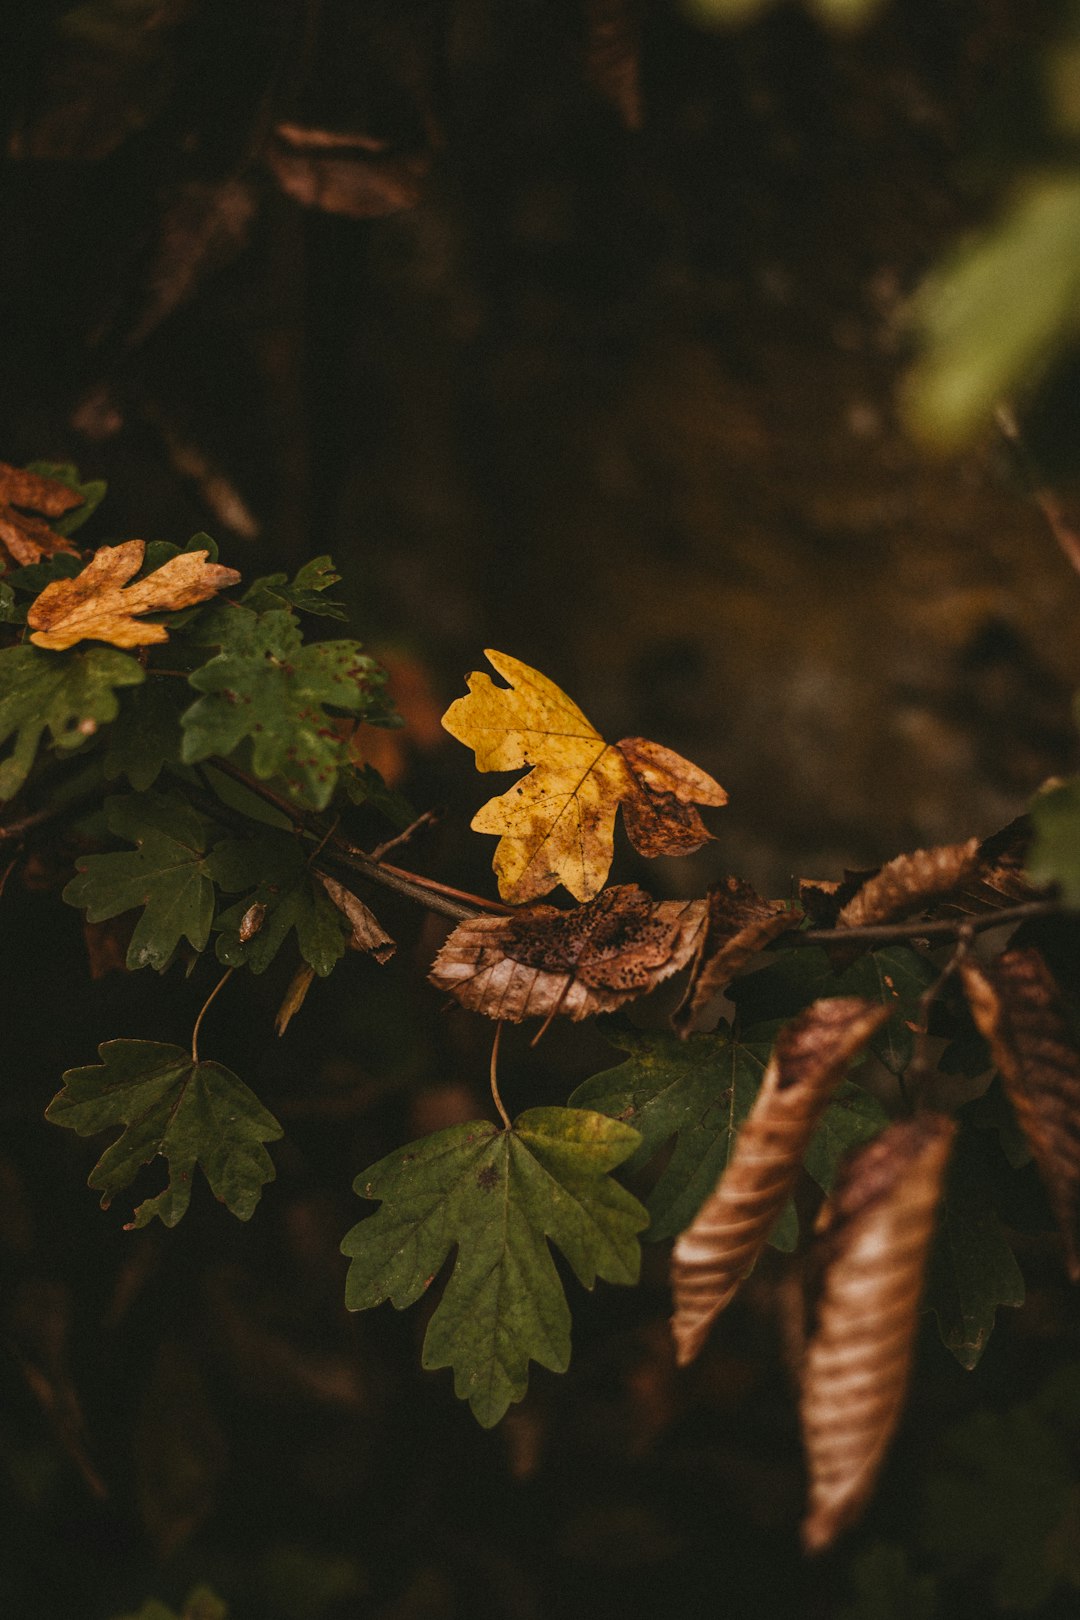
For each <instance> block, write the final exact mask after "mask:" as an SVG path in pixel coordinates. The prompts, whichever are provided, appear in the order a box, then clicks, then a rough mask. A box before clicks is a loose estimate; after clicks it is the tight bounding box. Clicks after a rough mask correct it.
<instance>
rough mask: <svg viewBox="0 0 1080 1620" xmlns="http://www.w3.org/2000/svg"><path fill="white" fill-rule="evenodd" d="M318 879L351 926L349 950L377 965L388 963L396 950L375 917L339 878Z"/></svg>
mask: <svg viewBox="0 0 1080 1620" xmlns="http://www.w3.org/2000/svg"><path fill="white" fill-rule="evenodd" d="M317 875H318V879H319V882H320V883H321V884H322V886H323V888H324V889H325V890H326V892H327V894H328V895H329V896H330V898H331V900H332V901H333V902H334V904H335V906H337V908H338V910H339V911H340V912H341V913H342V915H343V916H344V917H347V918H348V920H349V923H350V924H351V926H352V933H351V934H350V936H349V948H350V950H354V951H366V952H367V954H368V955H369V956H373V957H374V958H375V960H376V962H389V960H390V958H391V957H392V956H393V954H394V952H395V951H396V950H397V946H396V945H395V943H394V941H393V940H392V939H391V938H390V935H389V934H388V933H387V932H386V930H385V929H384V928H383V927H382V925H381V923H380V922H379V919H378V918H377V917H376V916H375V914H374V913H373V912H371V911H369V910H368V908H367V906H365V904H364V902H363V901H362V900H361V899H360V897H359V895H355V894H353V892H352V890H351V889H347V888H346V887H345V885H344V883H339V882H338V881H337V879H336V878H332V877H327V876H326V875H325V874H324V873H322V872H319V873H318V874H317Z"/></svg>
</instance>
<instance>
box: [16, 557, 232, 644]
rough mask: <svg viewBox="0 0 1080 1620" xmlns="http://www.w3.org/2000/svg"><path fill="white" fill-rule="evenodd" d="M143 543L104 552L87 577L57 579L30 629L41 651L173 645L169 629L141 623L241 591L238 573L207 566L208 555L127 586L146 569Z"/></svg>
mask: <svg viewBox="0 0 1080 1620" xmlns="http://www.w3.org/2000/svg"><path fill="white" fill-rule="evenodd" d="M145 550H146V546H145V544H144V542H143V541H142V540H125V542H124V543H123V545H119V546H102V547H101V549H100V550H99V551H96V552H95V553H94V555H93V557H92V558H91V559H90V561H89V562H88V563H87V565H86V567H85V568H84V569H83V571H82V573H81V574H76V576H75V578H74V579H56V580H53V582H52V584H51V585H46V587H45V589H44V590H43V591H42V593H41V595H40V596H38V597H37V598H35V600H34V603H33V605H32V606H31V608H30V612H29V613H28V614H27V623H28V624H29V626H30V628H31V629H32V630H33V632H34V634H33V635H32V636H31V637H30V640H31V641H33V642H34V643H35V644H36V645H37V646H39V647H48V648H49V649H50V650H51V651H54V652H56V651H61V650H62V649H63V648H65V647H74V646H75V644H76V643H77V642H79V641H107V642H109V643H110V645H111V646H113V647H146V646H149V645H151V644H152V643H154V642H158V641H168V639H169V633H168V631H167V630H166V628H165V626H164V625H163V624H146V623H145V622H141V615H142V614H144V613H175V612H176V611H178V610H179V609H180V608H186V607H193V606H194V605H195V603H196V602H205V601H206V600H207V598H208V597H211V596H214V595H215V594H216V593H217V592H218V591H220V590H224V589H225V587H226V586H228V585H236V584H237V583H238V582H239V579H240V575H239V574H238V573H237V572H236V570H235V569H234V568H223V567H222V566H221V565H220V564H219V563H212V562H207V560H206V558H207V553H206V552H205V551H182V552H181V553H180V555H179V556H177V557H173V558H171V559H170V560H169V561H168V562H167V563H164V564H163V565H162V566H161V567H160V568H155V570H154V572H153V573H152V574H147V576H146V578H145V579H140V580H139V581H138V582H137V584H135V585H128V583H127V581H128V580H129V579H131V577H132V575H133V574H137V573H138V571H139V569H140V567H141V566H142V560H143V555H144V553H145Z"/></svg>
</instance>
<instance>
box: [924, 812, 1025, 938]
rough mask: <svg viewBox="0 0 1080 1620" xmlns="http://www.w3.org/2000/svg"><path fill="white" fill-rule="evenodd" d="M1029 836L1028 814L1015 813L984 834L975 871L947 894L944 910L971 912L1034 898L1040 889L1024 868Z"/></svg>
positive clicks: (965, 914)
mask: <svg viewBox="0 0 1080 1620" xmlns="http://www.w3.org/2000/svg"><path fill="white" fill-rule="evenodd" d="M1031 836H1032V828H1031V818H1030V817H1029V816H1018V817H1017V818H1016V820H1015V821H1011V822H1010V823H1009V825H1008V826H1007V827H1003V828H1002V830H1001V831H1000V832H997V833H993V834H992V835H991V836H990V837H989V838H984V839H983V841H982V843H981V844H980V845H979V860H978V866H977V868H976V871H975V873H974V875H973V876H972V878H971V879H970V881H969V882H968V883H966V884H965V885H964V886H963V887H962V888H960V889H958V890H957V892H956V893H955V894H952V895H950V896H949V899H948V902H947V904H946V905H945V906H944V908H943V909H944V911H945V912H946V913H949V912H955V913H959V914H960V915H962V916H972V915H978V914H979V913H985V912H987V911H999V910H1000V909H1001V908H1002V906H1016V905H1022V904H1023V903H1024V902H1025V901H1027V900H1032V899H1034V898H1035V897H1036V895H1037V894H1038V893H1039V890H1038V889H1036V888H1035V887H1034V885H1033V884H1032V883H1031V882H1030V880H1029V879H1028V878H1027V876H1026V875H1025V871H1024V867H1025V863H1026V860H1027V853H1028V849H1029V848H1030V845H1031Z"/></svg>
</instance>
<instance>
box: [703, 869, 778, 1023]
mask: <svg viewBox="0 0 1080 1620" xmlns="http://www.w3.org/2000/svg"><path fill="white" fill-rule="evenodd" d="M706 905H707V907H708V920H707V922H706V926H705V929H704V931H703V933H702V934H701V936H700V940H699V944H698V948H697V952H696V954H695V956H694V961H693V964H692V965H691V968H690V982H689V984H688V985H687V988H686V995H685V996H684V998H683V1002H682V1005H681V1006H680V1007H679V1009H678V1011H677V1012H676V1014H675V1016H674V1018H673V1019H672V1024H673V1025H674V1027H675V1029H676V1030H677V1031H678V1032H679V1034H680V1035H686V1034H689V1032H690V1030H691V1029H692V1028H693V1027H694V1019H695V1016H696V1015H697V1014H698V1013H699V1012H701V1011H702V1009H703V1008H704V1007H706V1006H707V1005H708V1003H709V1002H710V1001H711V1000H712V999H713V997H714V996H717V995H719V994H720V992H721V990H723V989H724V988H725V986H727V985H728V984H730V983H731V980H732V979H734V978H735V977H736V975H737V974H739V973H741V972H742V970H743V968H744V967H746V965H747V963H748V962H750V961H751V960H752V958H753V957H755V956H756V955H757V953H758V952H759V951H761V950H764V948H765V946H766V945H768V944H769V943H770V941H771V940H774V939H777V938H779V936H780V935H781V934H785V933H787V931H788V929H789V928H794V927H795V926H796V924H797V923H799V922H801V921H802V913H801V912H800V911H791V910H790V909H789V908H788V907H787V905H786V904H785V902H784V901H783V900H762V898H761V896H760V895H759V894H757V893H756V892H755V890H754V889H753V888H752V887H751V886H750V884H749V883H744V882H743V881H742V879H741V878H734V877H730V878H728V879H727V880H726V882H724V883H720V884H717V885H716V887H715V888H712V889H710V890H709V892H708V895H707V896H706Z"/></svg>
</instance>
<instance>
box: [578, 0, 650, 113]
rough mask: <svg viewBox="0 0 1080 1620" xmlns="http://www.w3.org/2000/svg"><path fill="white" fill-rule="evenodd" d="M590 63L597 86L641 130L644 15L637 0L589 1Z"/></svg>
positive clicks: (588, 48) (588, 54)
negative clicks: (641, 60)
mask: <svg viewBox="0 0 1080 1620" xmlns="http://www.w3.org/2000/svg"><path fill="white" fill-rule="evenodd" d="M586 13H587V22H588V30H589V39H588V47H587V57H586V60H587V66H588V73H589V78H590V80H591V81H592V84H593V87H594V89H596V91H597V92H598V93H599V94H600V95H601V96H602V97H603V99H604V100H605V101H606V102H607V103H608V105H609V106H611V107H613V108H614V109H615V111H616V112H617V113H618V115H619V117H620V118H621V119H622V122H623V124H624V126H625V127H626V128H627V129H640V128H641V123H642V106H641V70H640V54H641V18H640V16H639V14H638V8H637V5H636V4H635V3H634V0H587V6H586Z"/></svg>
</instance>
